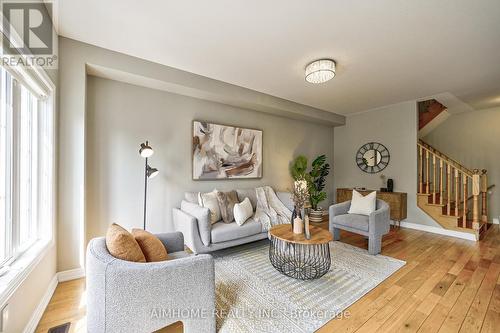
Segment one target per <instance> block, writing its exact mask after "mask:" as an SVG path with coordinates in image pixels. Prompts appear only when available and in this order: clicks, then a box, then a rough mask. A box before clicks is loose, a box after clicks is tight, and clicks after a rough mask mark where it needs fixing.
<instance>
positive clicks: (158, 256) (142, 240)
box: [132, 229, 168, 262]
mask: <svg viewBox="0 0 500 333" xmlns="http://www.w3.org/2000/svg"><path fill="white" fill-rule="evenodd" d="M132 235H133V236H134V238H135V240H136V241H137V243H139V246H140V247H141V250H142V253H144V256H145V257H146V262H155V261H164V260H167V259H168V256H167V249H165V246H163V243H162V242H161V241H160V240H159V239H158V237H156V236H155V235H153V234H152V233H150V232H147V231H146V230H142V229H132Z"/></svg>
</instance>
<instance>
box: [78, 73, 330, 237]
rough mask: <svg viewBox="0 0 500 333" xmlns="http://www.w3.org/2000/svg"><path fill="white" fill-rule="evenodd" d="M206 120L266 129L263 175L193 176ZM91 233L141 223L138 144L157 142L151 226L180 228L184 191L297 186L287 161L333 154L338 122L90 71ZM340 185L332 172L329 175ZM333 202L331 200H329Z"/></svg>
mask: <svg viewBox="0 0 500 333" xmlns="http://www.w3.org/2000/svg"><path fill="white" fill-rule="evenodd" d="M195 119H196V120H206V121H211V122H215V123H223V124H231V125H235V126H241V127H249V128H258V129H262V130H263V155H264V156H263V178H262V179H258V180H219V181H193V180H192V173H191V151H192V121H193V120H195ZM86 138H87V140H86V188H85V193H86V197H87V199H86V214H85V216H86V228H87V233H86V236H87V239H91V238H93V237H97V236H103V235H104V234H105V232H106V229H107V227H108V225H109V224H110V223H111V222H116V223H119V224H122V225H124V226H126V227H129V228H131V227H142V217H143V211H142V209H143V193H144V192H143V191H144V176H143V175H144V159H143V158H142V157H140V156H139V154H138V149H139V144H140V143H141V142H143V141H145V140H149V141H150V144H151V145H152V146H153V149H154V150H155V154H154V155H153V156H152V157H151V158H150V161H149V163H150V165H152V166H154V167H157V168H158V169H159V170H160V174H159V175H158V176H157V177H155V178H153V179H152V180H150V181H149V188H148V230H150V231H153V232H162V231H168V230H173V224H172V208H173V207H178V206H179V203H180V201H181V200H182V198H183V194H184V192H185V191H200V190H201V191H211V190H212V189H214V188H217V189H220V190H226V189H235V188H246V187H254V186H260V185H264V184H269V185H271V186H273V187H275V188H276V189H280V190H286V189H287V188H290V187H291V182H292V180H291V178H290V176H289V172H288V167H289V163H290V161H291V160H292V159H293V157H294V156H296V155H297V154H305V155H306V156H308V157H310V158H313V157H315V156H317V155H320V154H326V155H327V156H328V157H329V162H330V163H332V161H333V127H330V126H323V125H318V124H313V123H310V122H305V121H298V120H293V119H287V118H283V117H278V116H272V115H269V114H265V113H262V112H255V111H251V110H245V109H240V108H235V107H232V106H228V105H223V104H219V103H214V102H209V101H204V100H200V99H196V98H191V97H186V96H181V95H178V94H172V93H168V92H165V91H160V90H153V89H149V88H144V87H139V86H135V85H130V84H125V83H121V82H117V81H113V80H108V79H102V78H97V77H93V76H89V77H88V78H87V119H86ZM328 185H329V192H330V194H332V193H333V179H332V177H330V178H329V179H328ZM325 205H326V204H325Z"/></svg>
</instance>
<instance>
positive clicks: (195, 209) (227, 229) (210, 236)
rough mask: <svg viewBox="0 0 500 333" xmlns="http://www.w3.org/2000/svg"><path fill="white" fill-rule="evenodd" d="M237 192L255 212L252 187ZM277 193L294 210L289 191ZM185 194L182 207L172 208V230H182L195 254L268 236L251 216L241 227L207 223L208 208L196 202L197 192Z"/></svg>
mask: <svg viewBox="0 0 500 333" xmlns="http://www.w3.org/2000/svg"><path fill="white" fill-rule="evenodd" d="M236 192H237V193H238V199H239V200H240V201H243V200H244V199H245V198H248V199H250V202H251V203H252V207H253V209H254V211H255V208H256V205H257V196H256V193H255V188H249V189H238V190H236ZM276 195H277V196H278V198H279V199H280V201H281V202H283V204H284V205H285V206H286V207H287V208H288V209H290V210H291V211H292V210H293V202H292V200H291V197H290V193H288V192H276ZM184 197H185V200H183V201H182V202H181V206H180V207H179V208H174V209H173V221H174V226H175V230H176V231H180V232H182V234H183V235H184V241H185V243H186V246H187V247H189V249H191V250H192V251H193V252H194V253H209V252H212V251H217V250H221V249H224V248H228V247H232V246H236V245H240V244H245V243H249V242H254V241H257V240H260V239H265V238H267V232H265V231H264V232H263V231H262V226H261V224H260V222H258V221H256V220H254V219H253V218H250V219H249V220H248V221H246V222H245V223H244V224H243V225H242V226H239V225H237V224H236V223H235V222H233V223H224V222H222V221H219V222H217V223H215V224H210V212H209V210H208V208H204V207H201V206H199V205H198V201H197V200H198V199H197V198H198V192H186V193H185V196H184Z"/></svg>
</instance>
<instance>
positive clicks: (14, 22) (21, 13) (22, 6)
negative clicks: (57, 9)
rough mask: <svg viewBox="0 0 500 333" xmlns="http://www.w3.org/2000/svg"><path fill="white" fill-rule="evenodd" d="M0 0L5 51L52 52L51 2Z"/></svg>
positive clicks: (39, 53)
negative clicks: (7, 0)
mask: <svg viewBox="0 0 500 333" xmlns="http://www.w3.org/2000/svg"><path fill="white" fill-rule="evenodd" d="M2 2H3V5H2V13H3V16H4V20H3V22H4V23H3V32H4V34H5V36H4V37H3V48H4V54H11V55H14V54H18V53H19V52H22V53H23V54H30V53H31V54H33V55H52V51H53V49H52V48H53V40H52V39H53V34H52V19H51V16H52V3H43V2H24V1H12V2H11V1H9V2H5V1H2ZM13 30H14V31H15V32H14V31H13Z"/></svg>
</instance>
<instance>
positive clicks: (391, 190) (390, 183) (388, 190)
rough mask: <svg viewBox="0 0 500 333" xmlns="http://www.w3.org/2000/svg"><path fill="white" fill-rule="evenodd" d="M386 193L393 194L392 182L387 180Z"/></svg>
mask: <svg viewBox="0 0 500 333" xmlns="http://www.w3.org/2000/svg"><path fill="white" fill-rule="evenodd" d="M387 192H394V180H392V179H391V178H389V179H387Z"/></svg>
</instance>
